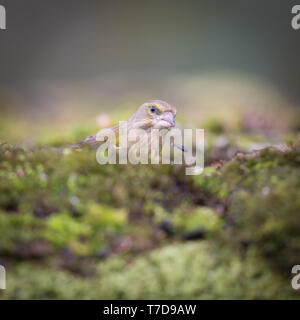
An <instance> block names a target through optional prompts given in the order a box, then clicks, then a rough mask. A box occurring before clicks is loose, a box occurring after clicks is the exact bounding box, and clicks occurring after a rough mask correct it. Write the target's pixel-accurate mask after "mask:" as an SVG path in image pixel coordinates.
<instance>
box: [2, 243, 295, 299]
mask: <svg viewBox="0 0 300 320" xmlns="http://www.w3.org/2000/svg"><path fill="white" fill-rule="evenodd" d="M7 276H8V280H7V290H5V291H3V292H1V293H0V294H1V296H0V297H1V298H2V299H292V298H297V294H295V291H294V290H292V288H291V287H290V281H289V280H288V279H284V278H281V277H279V276H278V275H276V274H274V273H273V272H272V271H270V270H269V269H268V268H267V267H266V266H265V265H264V264H263V263H262V261H261V260H260V259H259V257H258V256H257V254H256V253H255V251H253V250H252V251H249V252H248V253H247V254H246V255H245V256H244V257H243V258H239V257H237V256H236V255H235V254H234V253H233V252H232V251H230V250H228V249H224V248H220V247H217V246H215V245H212V244H209V243H201V244H197V243H190V244H185V245H183V244H181V245H173V246H167V247H165V248H162V249H160V250H156V251H154V252H153V253H151V254H150V255H149V256H147V257H143V258H138V259H136V260H135V261H134V262H133V263H131V264H130V265H129V266H125V264H124V261H123V260H122V259H120V258H112V259H110V260H108V261H107V262H104V263H101V264H99V274H98V276H97V277H96V278H93V279H90V278H78V277H75V276H72V275H70V274H67V273H65V272H62V271H56V270H53V269H49V268H47V267H42V266H40V267H33V266H29V265H27V264H21V265H19V266H17V267H16V268H13V269H10V268H7Z"/></svg>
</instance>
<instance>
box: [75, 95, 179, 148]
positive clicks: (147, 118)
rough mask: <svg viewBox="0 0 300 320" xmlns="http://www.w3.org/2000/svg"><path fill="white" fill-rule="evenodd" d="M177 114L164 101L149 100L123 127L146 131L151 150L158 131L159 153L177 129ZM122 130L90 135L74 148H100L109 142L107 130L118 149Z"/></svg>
mask: <svg viewBox="0 0 300 320" xmlns="http://www.w3.org/2000/svg"><path fill="white" fill-rule="evenodd" d="M176 113H177V110H176V108H175V107H174V106H173V105H171V104H169V103H167V102H165V101H163V100H148V101H146V102H145V103H143V104H142V105H140V107H139V108H138V109H137V111H136V112H135V113H134V114H133V115H132V116H131V117H130V118H129V119H128V120H127V121H125V122H122V125H123V126H125V125H126V128H127V132H130V131H131V130H132V129H143V130H145V132H146V138H147V140H148V141H147V142H148V145H149V150H150V148H151V145H152V141H151V137H152V136H151V130H152V129H157V132H158V133H159V135H160V141H159V147H158V148H159V150H158V151H161V147H162V145H163V140H164V137H165V135H166V134H167V132H168V131H169V130H170V129H172V128H174V127H175V117H176ZM121 129H122V128H121V126H120V124H119V125H116V126H114V127H111V128H106V129H102V130H100V131H99V132H98V133H97V134H93V135H90V136H88V137H87V138H85V139H83V140H81V141H78V142H77V143H76V144H75V145H73V146H72V147H73V148H82V147H84V146H89V147H92V148H98V147H99V146H100V145H101V144H103V143H104V142H106V141H107V139H108V137H107V136H106V134H107V132H108V131H107V130H112V131H113V132H114V133H115V135H116V146H117V147H118V144H119V142H120V140H121V138H122V137H121V133H122V130H121ZM99 137H102V139H99ZM99 140H101V141H99ZM133 143H134V142H131V143H128V144H127V148H130V147H131V146H132V144H133ZM174 146H175V147H177V148H179V149H180V150H181V151H183V152H184V151H185V149H184V147H183V146H181V145H177V144H174Z"/></svg>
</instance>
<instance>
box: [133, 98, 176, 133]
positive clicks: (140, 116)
mask: <svg viewBox="0 0 300 320" xmlns="http://www.w3.org/2000/svg"><path fill="white" fill-rule="evenodd" d="M175 116H176V109H175V107H173V106H172V105H170V104H169V103H167V102H165V101H162V100H149V101H147V102H145V103H143V104H142V105H141V106H140V107H139V108H138V110H137V111H136V113H135V114H134V115H133V117H132V118H131V120H134V121H135V123H136V124H138V127H139V128H142V129H147V128H155V129H170V128H172V127H174V126H175Z"/></svg>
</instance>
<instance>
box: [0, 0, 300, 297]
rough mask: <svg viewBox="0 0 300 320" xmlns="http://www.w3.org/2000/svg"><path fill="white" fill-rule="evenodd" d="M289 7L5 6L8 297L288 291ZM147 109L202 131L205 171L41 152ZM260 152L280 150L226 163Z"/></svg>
mask: <svg viewBox="0 0 300 320" xmlns="http://www.w3.org/2000/svg"><path fill="white" fill-rule="evenodd" d="M295 4H296V2H295V1H289V0H264V1H258V0H252V1H237V0H227V1H226V4H225V3H222V2H220V1H217V0H197V1H196V0H188V1H174V0H173V1H171V0H165V1H156V0H154V1H137V0H129V1H118V0H116V1H97V0H90V1H88V2H86V1H79V0H72V1H71V0H51V1H50V0H43V1H38V0H26V1H17V0H9V1H8V0H1V5H4V6H5V7H6V11H7V30H6V31H1V32H0V70H1V71H0V74H1V77H0V115H1V117H0V143H1V148H2V149H1V151H0V154H1V159H0V160H1V166H0V186H1V187H0V191H1V194H0V208H1V211H0V218H1V222H0V229H1V232H0V239H1V244H0V263H1V262H2V264H4V265H6V266H7V267H8V268H7V269H8V271H7V274H8V277H10V278H9V279H8V280H9V282H8V285H7V286H8V289H7V290H6V292H4V293H3V295H2V296H3V298H29V299H31V298H102V299H103V298H106V297H107V298H113V299H118V298H123V299H127V298H168V299H172V298H191V299H193V298H197V299H198V298H272V299H273V298H294V297H295V296H294V292H293V291H292V290H291V288H290V287H289V281H290V280H289V279H287V277H288V276H287V275H288V274H289V268H290V266H291V264H292V263H297V257H298V256H299V251H298V249H299V248H300V241H299V238H298V234H299V232H298V229H297V226H298V222H297V223H295V221H298V220H299V219H298V217H297V216H296V213H297V212H299V210H298V209H299V207H300V204H299V203H298V202H299V201H298V202H297V201H294V200H295V198H296V199H297V198H299V196H298V195H297V192H299V190H300V187H299V185H298V182H297V180H295V179H293V180H292V179H291V180H286V178H287V177H290V176H294V177H298V174H299V172H298V170H299V155H298V153H297V152H298V151H297V150H298V149H297V148H296V149H294V147H293V146H294V144H295V143H297V141H298V140H299V130H300V121H299V119H300V118H299V112H300V102H299V99H300V90H299V89H300V88H299V83H300V81H299V80H300V79H299V77H300V76H299V75H300V64H299V56H300V41H299V39H300V38H299V37H300V31H295V30H293V29H292V27H291V19H292V17H293V16H292V14H291V10H292V7H293V5H295ZM149 99H162V100H166V101H167V102H169V103H171V104H173V105H174V106H176V107H177V111H178V116H177V123H178V126H182V127H197V128H204V129H205V138H206V154H205V161H206V165H207V169H206V171H205V174H204V175H203V176H201V177H198V178H194V177H190V178H188V177H182V175H184V174H183V172H184V171H181V170H182V168H175V167H171V168H169V167H166V166H164V167H162V168H151V167H147V168H138V169H136V168H131V167H129V168H127V169H124V168H122V167H117V168H100V167H99V166H98V165H97V164H96V163H95V159H94V158H95V155H94V154H92V153H89V152H88V151H87V152H86V153H84V154H83V153H80V152H78V153H76V152H75V154H73V153H71V154H69V153H68V152H65V153H64V154H63V155H58V154H57V152H56V151H55V150H52V149H50V148H49V150H48V149H45V145H47V146H49V147H52V146H60V145H66V144H70V143H74V142H75V141H77V140H78V139H82V138H84V137H86V136H87V135H89V134H93V133H95V132H97V130H99V129H100V128H103V127H106V126H110V125H112V124H115V123H116V122H118V121H119V120H125V119H127V118H128V117H129V116H130V115H131V114H132V113H133V112H134V111H135V110H136V108H137V107H138V106H139V105H140V104H142V103H143V102H144V101H146V100H149ZM268 146H273V147H275V148H276V151H274V150H273V149H272V150H273V151H270V152H271V154H269V153H268V152H266V154H263V155H259V156H257V158H255V160H251V161H250V160H249V159H248V158H245V159H244V158H243V157H242V158H241V159H240V160H237V158H236V157H235V156H236V155H237V154H238V153H240V152H243V153H248V154H249V153H250V154H252V155H253V152H255V151H257V150H261V149H264V148H265V147H268ZM20 147H21V148H22V149H20ZM263 152H265V151H263ZM272 152H273V153H272ZM281 152H286V153H288V156H287V157H288V159H289V160H287V159H286V158H285V157H286V155H285V153H284V154H283V153H281ZM61 157H62V158H61ZM253 157H254V156H253ZM274 159H275V160H274ZM223 160H226V161H229V164H227V165H225V169H224V167H223V162H222V161H223ZM248 161H250V163H248ZM253 161H254V162H253ZM239 166H240V167H239ZM238 167H239V168H240V171H238V169H237V168H238ZM282 167H283V168H285V169H282ZM220 168H221V169H220ZM245 168H248V169H247V170H250V171H249V172H250V173H251V174H252V176H253V178H250V176H249V172H248V171H247V170H246V169H245ZM219 170H221V173H220V172H219ZM231 170H232V172H231ZM257 170H263V172H260V171H257ZM272 170H273V171H272ZM157 177H160V178H157ZM255 177H256V179H255ZM274 177H275V178H274ZM239 179H241V181H243V182H241V181H240V180H239ZM247 179H250V180H247ZM251 179H252V180H251ZM259 179H261V180H259ZM128 181H130V182H131V183H132V185H131V187H130V188H128ZM270 181H271V182H270ZM238 182H239V183H241V185H239V186H241V190H236V188H235V183H238ZM269 182H270V183H273V184H274V189H272V186H271V185H269ZM279 182H280V183H279ZM243 183H244V185H243ZM291 188H292V189H293V190H294V191H293V192H294V193H289V192H288V191H287V190H291ZM141 189H142V190H141ZM232 193H233V196H232ZM262 196H263V199H262V198H261V197H262ZM274 197H275V198H276V199H277V200H278V201H279V202H278V203H276V205H275V204H274ZM286 197H288V198H286ZM174 199H176V201H175V200H174ZM248 199H251V202H247V200H248ZM266 199H267V200H266ZM289 199H291V201H289ZM242 213H244V215H242V216H243V217H244V218H245V221H244V220H243V221H240V220H239V218H238V217H239V215H240V214H242ZM283 221H284V222H283ZM257 225H259V226H261V229H259V230H260V231H259V230H257V229H256V227H257ZM232 228H233V229H232ZM295 228H296V229H295ZM216 234H217V235H218V236H216ZM279 234H280V236H279ZM204 238H205V239H206V238H207V239H208V240H205V241H199V239H204ZM212 238H214V239H219V240H220V241H221V244H222V245H220V243H217V244H216V243H215V241H212V240H209V239H212ZM224 239H227V240H226V241H228V242H229V245H228V246H226V245H223V244H224V243H226V241H225V240H224ZM291 239H292V240H293V243H294V246H292V248H290V251H286V248H287V246H288V243H289V242H291V241H292V240H291ZM189 240H195V241H192V242H189ZM186 241H187V242H186ZM216 241H218V240H216ZM216 246H217V249H216ZM223 246H224V248H223ZM227 247H228V248H227ZM249 248H250V249H249ZM259 248H263V250H259ZM160 250H161V251H160ZM152 251H153V253H152ZM261 251H262V252H261ZM149 252H150V258H149V259H150V260H147V259H148V253H149ZM241 252H242V253H241ZM195 253H198V255H197V259H196V260H195V259H194V257H195ZM151 254H152V255H151ZM240 254H242V256H241V255H240ZM1 259H2V260H1ZM265 259H266V260H265ZM282 261H285V262H286V264H285V263H282ZM175 263H176V264H178V265H177V267H172V268H173V270H172V271H171V270H170V266H171V265H174V264H175ZM298 263H299V261H298ZM187 266H188V267H187ZM199 266H200V269H199ZM254 266H255V267H254ZM32 268H36V269H34V272H32V270H33V269H32ZM186 268H190V272H186ZM198 269H199V270H200V271H198ZM99 270H100V271H99ZM120 270H122V274H120ZM211 270H215V273H214V272H213V273H212V276H210V277H209V276H208V273H210V271H211ZM232 270H234V271H232ZM123 271H124V273H123ZM141 273H142V274H144V275H145V278H146V279H144V278H141V279H140V278H138V277H140V274H141ZM103 274H104V276H103ZM155 274H158V275H159V276H155ZM268 274H271V275H272V276H270V277H267V275H268ZM227 275H228V276H227ZM189 276H190V277H191V278H189ZM95 277H96V279H97V281H95V280H94V279H95ZM122 277H123V278H122ZM49 279H50V280H49ZM103 279H105V280H103ZM115 279H117V280H115ZM237 279H244V280H241V281H237ZM216 281H217V282H218V283H219V285H216ZM133 283H135V285H133ZM162 283H163V285H162ZM33 284H34V285H33ZM62 284H64V285H62ZM100 287H101V288H100ZM179 287H180V288H181V289H180V290H179ZM229 287H230V288H231V289H230V290H228V288H229ZM266 287H267V288H268V289H266V290H262V288H266ZM0 294H1V293H0ZM0 297H1V295H0Z"/></svg>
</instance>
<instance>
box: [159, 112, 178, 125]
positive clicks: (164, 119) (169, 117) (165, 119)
mask: <svg viewBox="0 0 300 320" xmlns="http://www.w3.org/2000/svg"><path fill="white" fill-rule="evenodd" d="M160 122H161V124H162V125H163V127H165V128H171V127H175V119H174V115H173V113H172V112H166V113H164V114H163V115H162V116H161V119H160Z"/></svg>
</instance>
